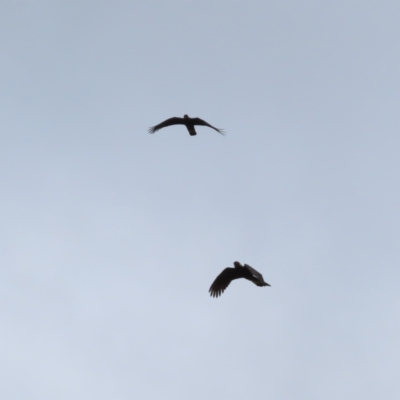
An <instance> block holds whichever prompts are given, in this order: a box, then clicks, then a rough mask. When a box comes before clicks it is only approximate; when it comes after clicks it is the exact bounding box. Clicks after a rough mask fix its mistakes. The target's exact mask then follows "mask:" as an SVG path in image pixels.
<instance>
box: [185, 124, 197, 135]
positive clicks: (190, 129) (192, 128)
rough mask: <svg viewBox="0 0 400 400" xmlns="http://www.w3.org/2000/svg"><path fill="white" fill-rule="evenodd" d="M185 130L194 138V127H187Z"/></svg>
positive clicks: (195, 133)
mask: <svg viewBox="0 0 400 400" xmlns="http://www.w3.org/2000/svg"><path fill="white" fill-rule="evenodd" d="M187 130H188V131H189V134H190V136H196V135H197V132H196V129H194V126H188V127H187Z"/></svg>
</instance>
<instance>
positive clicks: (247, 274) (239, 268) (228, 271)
mask: <svg viewBox="0 0 400 400" xmlns="http://www.w3.org/2000/svg"><path fill="white" fill-rule="evenodd" d="M233 265H234V266H235V268H229V267H228V268H225V269H224V270H223V271H222V272H221V273H220V274H219V275H218V276H217V277H216V279H215V281H214V282H213V284H212V285H211V287H210V290H209V292H210V296H211V297H218V296H221V294H222V293H224V291H225V289H226V288H227V287H228V286H229V284H230V283H231V282H232V281H233V280H234V279H239V278H245V279H247V280H249V281H251V282H253V283H254V284H255V285H257V286H271V285H270V284H268V283H267V282H265V281H264V278H263V276H262V275H261V274H260V273H259V272H258V271H256V270H255V269H254V268H252V267H250V265H247V264H244V265H242V264H240V262H238V261H235V262H234V263H233Z"/></svg>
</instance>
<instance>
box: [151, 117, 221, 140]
mask: <svg viewBox="0 0 400 400" xmlns="http://www.w3.org/2000/svg"><path fill="white" fill-rule="evenodd" d="M171 125H185V126H186V128H187V130H188V131H189V134H190V136H195V135H197V132H196V129H194V126H195V125H202V126H208V127H209V128H212V129H214V130H216V131H217V132H218V133H220V134H221V135H224V134H225V132H224V130H223V129H218V128H216V127H215V126H212V125H210V124H209V123H208V122H206V121H204V120H202V119H200V118H190V117H189V115H187V114H185V115H184V116H183V118H178V117H173V118H169V119H166V120H165V121H164V122H161V124H158V125H155V126H152V127H151V128H149V133H154V132H157V131H158V130H160V129H162V128H165V127H167V126H171Z"/></svg>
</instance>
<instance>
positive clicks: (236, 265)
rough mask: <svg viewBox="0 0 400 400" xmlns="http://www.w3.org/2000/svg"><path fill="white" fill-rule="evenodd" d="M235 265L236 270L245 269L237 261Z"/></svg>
mask: <svg viewBox="0 0 400 400" xmlns="http://www.w3.org/2000/svg"><path fill="white" fill-rule="evenodd" d="M233 265H234V266H235V268H243V267H242V264H240V262H239V261H235V262H234V263H233Z"/></svg>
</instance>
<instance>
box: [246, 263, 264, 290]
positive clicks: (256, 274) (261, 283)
mask: <svg viewBox="0 0 400 400" xmlns="http://www.w3.org/2000/svg"><path fill="white" fill-rule="evenodd" d="M244 267H245V268H247V269H248V271H249V272H250V273H251V274H252V275H253V277H254V278H255V279H254V280H252V282H253V283H255V284H256V285H257V286H271V285H270V284H268V283H267V282H265V281H264V278H263V276H262V275H261V274H260V273H259V272H258V271H256V270H255V269H254V268H252V267H250V265H248V264H244Z"/></svg>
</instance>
